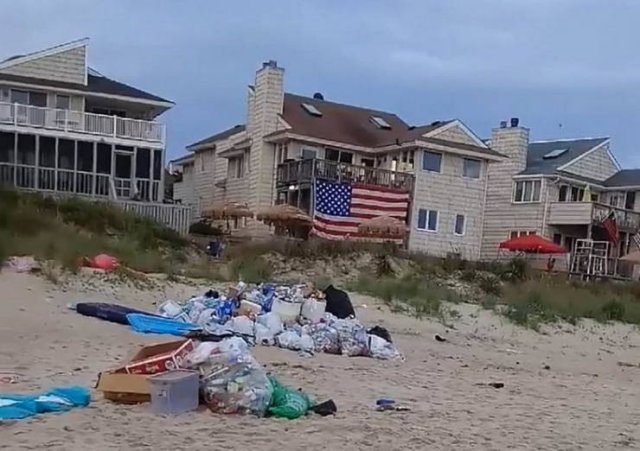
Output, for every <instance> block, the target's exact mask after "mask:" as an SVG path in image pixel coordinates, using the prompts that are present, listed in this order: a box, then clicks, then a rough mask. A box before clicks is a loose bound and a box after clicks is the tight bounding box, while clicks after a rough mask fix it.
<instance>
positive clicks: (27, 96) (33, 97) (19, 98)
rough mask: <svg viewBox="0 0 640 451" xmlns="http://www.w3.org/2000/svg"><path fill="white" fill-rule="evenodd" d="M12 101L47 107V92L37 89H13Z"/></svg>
mask: <svg viewBox="0 0 640 451" xmlns="http://www.w3.org/2000/svg"><path fill="white" fill-rule="evenodd" d="M10 99H11V103H19V104H20V105H31V106H39V107H46V106H47V94H45V93H44V92H37V91H20V90H19V89H12V90H11V98H10Z"/></svg>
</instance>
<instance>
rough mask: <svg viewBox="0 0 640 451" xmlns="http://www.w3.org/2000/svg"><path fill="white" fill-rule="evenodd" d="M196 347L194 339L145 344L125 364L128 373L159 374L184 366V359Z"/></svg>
mask: <svg viewBox="0 0 640 451" xmlns="http://www.w3.org/2000/svg"><path fill="white" fill-rule="evenodd" d="M194 349H195V344H194V342H193V340H182V341H174V342H171V343H162V344H158V345H152V346H145V347H144V348H142V349H141V350H140V351H139V352H138V353H136V355H135V356H133V358H132V359H131V361H130V362H129V363H127V364H126V365H125V367H124V368H125V371H126V372H127V373H128V374H158V373H164V372H166V371H171V370H176V369H179V368H182V365H183V362H184V359H185V357H186V356H187V355H189V354H190V353H191V352H192V351H193V350H194Z"/></svg>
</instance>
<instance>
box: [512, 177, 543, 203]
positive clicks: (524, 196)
mask: <svg viewBox="0 0 640 451" xmlns="http://www.w3.org/2000/svg"><path fill="white" fill-rule="evenodd" d="M541 187H542V181H541V180H523V181H520V182H516V183H515V187H514V190H513V201H514V202H516V203H525V202H540V189H541Z"/></svg>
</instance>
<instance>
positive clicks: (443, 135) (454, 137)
mask: <svg viewBox="0 0 640 451" xmlns="http://www.w3.org/2000/svg"><path fill="white" fill-rule="evenodd" d="M433 138H438V139H445V140H447V141H453V142H459V143H465V144H472V145H474V146H477V145H478V143H477V142H476V141H475V140H474V139H473V138H472V137H471V136H469V134H468V133H467V132H465V131H464V129H463V128H462V127H460V126H458V125H454V126H453V127H450V128H448V129H446V130H444V131H441V132H440V133H437V134H435V135H433Z"/></svg>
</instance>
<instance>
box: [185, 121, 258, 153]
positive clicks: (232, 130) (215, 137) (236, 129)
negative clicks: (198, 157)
mask: <svg viewBox="0 0 640 451" xmlns="http://www.w3.org/2000/svg"><path fill="white" fill-rule="evenodd" d="M246 129H247V126H246V125H244V124H238V125H234V126H233V127H231V128H228V129H226V130H224V131H221V132H220V133H216V134H215V135H212V136H209V137H207V138H204V139H201V140H200V141H196V142H194V143H193V144H189V145H188V146H187V149H192V148H194V147H202V146H206V145H207V144H213V143H215V142H216V141H221V140H223V139H227V138H229V137H231V136H233V135H235V134H238V133H241V132H243V131H245V130H246Z"/></svg>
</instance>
